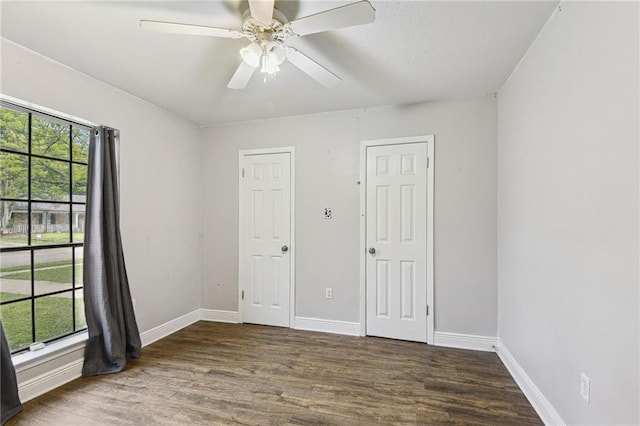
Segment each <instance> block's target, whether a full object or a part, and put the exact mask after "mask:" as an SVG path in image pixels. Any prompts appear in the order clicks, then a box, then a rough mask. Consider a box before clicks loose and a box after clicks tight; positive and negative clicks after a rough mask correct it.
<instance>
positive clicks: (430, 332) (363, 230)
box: [360, 135, 436, 345]
mask: <svg viewBox="0 0 640 426" xmlns="http://www.w3.org/2000/svg"><path fill="white" fill-rule="evenodd" d="M420 142H423V143H426V144H427V158H428V160H427V161H428V162H427V259H426V261H427V301H426V302H427V308H428V315H427V343H428V344H430V345H433V338H434V323H435V320H434V319H435V312H436V308H435V300H434V290H433V287H434V286H433V282H434V271H433V264H434V253H433V247H434V246H433V200H434V196H433V192H434V187H435V186H434V177H435V173H434V164H435V149H434V142H435V137H434V135H423V136H409V137H401V138H391V139H374V140H364V141H361V142H360V335H361V336H366V334H367V274H366V263H367V246H366V243H367V218H366V211H367V148H369V147H373V146H381V145H402V144H409V143H420Z"/></svg>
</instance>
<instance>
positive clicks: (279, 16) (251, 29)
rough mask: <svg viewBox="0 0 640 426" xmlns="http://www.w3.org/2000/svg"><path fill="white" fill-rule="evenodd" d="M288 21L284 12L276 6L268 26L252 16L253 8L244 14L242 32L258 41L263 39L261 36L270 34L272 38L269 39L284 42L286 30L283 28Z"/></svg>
mask: <svg viewBox="0 0 640 426" xmlns="http://www.w3.org/2000/svg"><path fill="white" fill-rule="evenodd" d="M287 22H289V20H288V19H287V17H286V16H284V13H282V12H280V11H279V10H278V9H275V8H274V9H273V18H272V19H271V25H270V26H266V25H263V24H262V23H260V22H258V21H257V20H256V19H255V18H254V17H253V16H251V10H250V9H247V10H245V11H244V13H243V14H242V32H243V33H244V34H246V35H248V36H249V37H251V38H252V39H254V41H256V42H260V41H261V40H260V39H259V37H265V36H267V34H268V35H269V37H271V38H270V40H267V41H277V42H279V43H282V42H284V32H283V31H281V30H282V28H283V26H284V24H286V23H287Z"/></svg>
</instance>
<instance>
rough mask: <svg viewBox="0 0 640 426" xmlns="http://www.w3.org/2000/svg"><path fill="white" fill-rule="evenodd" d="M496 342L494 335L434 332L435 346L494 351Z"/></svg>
mask: <svg viewBox="0 0 640 426" xmlns="http://www.w3.org/2000/svg"><path fill="white" fill-rule="evenodd" d="M497 342H498V339H497V338H496V337H491V336H478V335H475V334H461V333H447V332H445V331H436V332H435V333H434V342H433V344H434V345H435V346H444V347H447V348H458V349H471V350H474V351H485V352H494V351H495V345H496V343H497Z"/></svg>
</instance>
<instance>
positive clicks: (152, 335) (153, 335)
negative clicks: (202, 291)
mask: <svg viewBox="0 0 640 426" xmlns="http://www.w3.org/2000/svg"><path fill="white" fill-rule="evenodd" d="M199 320H200V309H196V310H195V311H193V312H189V313H188V314H185V315H183V316H181V317H178V318H176V319H172V320H171V321H167V322H165V323H164V324H160V325H159V326H157V327H154V328H152V329H151V330H147V331H145V332H144V333H140V339H141V340H142V347H145V346H148V345H150V344H152V343H153V342H157V341H158V340H160V339H162V338H163V337H167V336H169V335H170V334H173V333H175V332H176V331H178V330H182V329H183V328H185V327H186V326H188V325H191V324H193V323H194V322H198V321H199Z"/></svg>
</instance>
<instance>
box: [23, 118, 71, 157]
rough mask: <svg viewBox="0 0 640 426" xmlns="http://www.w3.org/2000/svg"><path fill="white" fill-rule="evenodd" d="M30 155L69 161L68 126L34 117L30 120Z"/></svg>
mask: <svg viewBox="0 0 640 426" xmlns="http://www.w3.org/2000/svg"><path fill="white" fill-rule="evenodd" d="M31 153H32V154H38V155H46V156H47V157H53V158H61V159H64V160H69V125H68V124H64V123H59V122H56V121H51V120H47V119H46V118H42V117H38V116H35V115H34V116H33V117H32V119H31Z"/></svg>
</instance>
